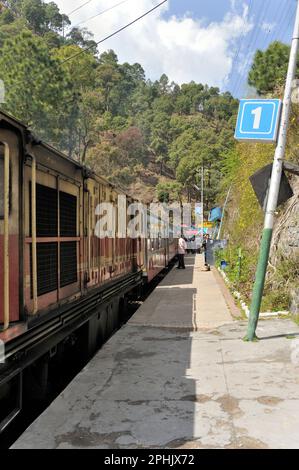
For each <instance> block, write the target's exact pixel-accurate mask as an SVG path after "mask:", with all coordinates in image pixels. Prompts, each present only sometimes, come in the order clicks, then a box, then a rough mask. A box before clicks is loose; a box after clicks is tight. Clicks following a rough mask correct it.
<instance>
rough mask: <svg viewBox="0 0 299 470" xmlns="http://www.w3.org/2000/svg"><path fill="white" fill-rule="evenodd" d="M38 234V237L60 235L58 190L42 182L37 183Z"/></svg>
mask: <svg viewBox="0 0 299 470" xmlns="http://www.w3.org/2000/svg"><path fill="white" fill-rule="evenodd" d="M30 193H31V189H30ZM30 199H31V197H30ZM36 235H37V237H57V235H58V218H57V191H56V189H53V188H49V187H47V186H42V185H40V184H37V185H36Z"/></svg>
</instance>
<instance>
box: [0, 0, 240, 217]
mask: <svg viewBox="0 0 299 470" xmlns="http://www.w3.org/2000/svg"><path fill="white" fill-rule="evenodd" d="M84 48H89V50H88V52H84V53H82V52H83V51H82V49H84ZM0 70H1V78H2V80H3V81H4V83H5V87H6V103H5V105H4V107H5V109H6V110H7V111H9V112H11V113H12V114H13V115H15V116H16V117H17V118H19V119H21V120H22V121H25V122H26V123H28V124H29V125H30V126H31V127H32V128H33V129H34V131H35V132H36V133H37V134H38V135H39V136H40V137H41V138H43V139H45V140H47V141H49V142H50V143H52V144H53V145H54V146H56V147H58V148H59V149H61V150H62V151H64V152H66V153H67V154H68V155H69V156H71V157H73V158H76V159H77V160H79V161H80V162H82V163H88V164H89V165H91V166H92V167H93V168H94V169H96V171H98V172H99V173H100V174H102V175H103V176H106V177H108V178H109V179H110V180H111V181H113V182H114V183H117V184H121V185H122V186H124V187H126V188H131V189H132V190H133V191H135V192H136V191H137V192H138V193H140V194H137V195H138V196H139V197H141V198H143V199H148V200H151V199H153V198H156V197H159V198H160V199H162V200H170V199H173V198H177V197H178V196H179V197H183V198H188V199H189V200H190V199H191V198H192V197H195V196H196V194H195V190H194V184H195V183H198V178H199V177H198V171H199V168H200V167H201V165H202V164H204V165H205V167H206V170H207V171H206V186H207V208H209V207H211V206H212V205H213V204H214V203H215V200H216V196H217V193H218V190H219V186H220V182H221V178H222V162H223V159H224V155H225V153H226V152H227V151H228V150H230V149H231V148H232V147H233V145H234V142H233V132H232V131H233V127H234V122H235V114H236V110H237V105H238V102H237V101H236V100H235V99H233V97H232V96H231V95H230V93H220V91H219V89H218V88H213V87H208V86H207V85H204V84H198V83H195V82H191V83H188V84H183V85H181V86H179V85H178V84H176V83H173V82H170V81H169V79H168V77H167V76H166V75H162V76H161V78H160V79H159V80H157V81H155V82H152V81H150V80H147V79H146V77H145V72H144V70H143V68H142V65H141V64H137V63H135V64H128V63H123V64H121V63H119V61H118V58H117V55H116V54H115V53H114V52H113V51H111V50H108V51H106V52H104V53H103V54H101V55H98V54H97V47H96V44H95V42H94V41H93V38H92V35H91V34H90V33H89V32H88V31H87V30H86V29H79V28H71V27H70V20H69V18H67V17H66V16H65V15H62V14H61V13H60V11H59V9H58V7H57V5H56V4H55V3H54V2H51V3H49V4H45V3H43V2H42V1H41V0H11V1H4V2H2V3H1V7H0ZM144 185H145V186H144ZM156 186H157V190H156ZM138 188H139V189H138ZM142 188H143V189H144V191H143V190H142Z"/></svg>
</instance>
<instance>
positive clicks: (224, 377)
mask: <svg viewBox="0 0 299 470" xmlns="http://www.w3.org/2000/svg"><path fill="white" fill-rule="evenodd" d="M186 264H187V269H186V270H177V269H175V268H174V269H173V270H172V271H171V272H170V273H169V274H168V275H167V276H166V277H165V279H164V280H163V282H162V283H161V284H160V285H159V286H158V288H157V289H155V291H154V292H153V293H152V294H151V295H150V296H149V298H148V299H147V300H146V302H145V303H144V304H143V305H142V306H141V308H140V309H139V310H138V312H137V313H136V314H135V315H134V317H132V319H131V320H130V321H129V322H128V323H127V324H126V325H125V326H124V327H123V328H122V329H121V330H120V331H119V332H117V333H116V334H115V335H114V336H113V337H112V338H111V339H110V340H109V341H108V342H107V343H106V344H105V345H104V347H103V348H102V349H101V350H100V351H99V352H98V353H97V355H96V356H95V357H94V358H93V359H92V360H91V362H90V363H89V364H88V365H87V367H85V368H84V369H83V370H82V372H81V373H80V374H79V375H78V376H77V377H76V378H75V379H74V380H73V381H72V382H71V383H70V385H69V386H68V387H67V388H66V389H65V390H64V392H63V393H62V394H61V395H60V396H59V397H58V398H57V399H56V400H55V401H54V402H53V403H52V404H51V406H50V407H49V408H48V409H47V410H46V411H45V412H44V413H43V414H42V415H41V416H40V417H39V418H38V419H37V420H36V421H35V422H34V423H33V424H32V425H31V426H30V427H29V428H28V429H27V431H26V432H25V433H24V434H23V435H22V436H21V437H20V438H19V440H18V441H17V442H16V443H15V444H14V445H13V446H12V449H32V448H33V449H136V448H140V449H142V448H146V449H151V448H154V449H159V448H160V449H184V448H187V449H196V448H199V449H202V448H209V449H211V448H235V449H237V448H299V426H298V423H299V390H298V389H299V387H298V384H299V379H298V377H299V374H298V373H299V346H298V341H299V339H296V338H297V337H298V338H299V328H298V326H296V325H295V323H293V322H292V321H291V320H290V319H286V320H280V319H271V320H266V321H261V322H260V325H259V329H258V335H259V336H260V338H261V341H260V342H258V343H245V342H243V341H242V337H243V336H244V333H245V331H246V324H247V323H246V322H244V321H240V320H236V319H235V318H234V316H235V317H236V316H237V309H236V307H233V305H232V304H231V299H230V296H229V295H228V293H227V291H225V288H224V286H223V285H222V284H221V282H220V280H219V279H218V277H217V273H216V272H215V271H211V272H205V271H204V270H203V268H204V267H203V260H202V257H201V256H200V255H197V256H196V257H191V256H190V257H187V259H186ZM234 308H235V309H236V310H235V311H234ZM296 345H297V346H296ZM296 347H298V351H297V350H296ZM296 351H297V352H298V354H297V353H296Z"/></svg>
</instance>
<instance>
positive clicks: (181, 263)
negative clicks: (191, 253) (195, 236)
mask: <svg viewBox="0 0 299 470" xmlns="http://www.w3.org/2000/svg"><path fill="white" fill-rule="evenodd" d="M186 250H187V243H186V240H185V239H184V238H183V237H182V236H181V237H180V239H179V249H178V258H179V265H178V267H177V269H186V267H185V254H186Z"/></svg>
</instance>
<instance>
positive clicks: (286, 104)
mask: <svg viewBox="0 0 299 470" xmlns="http://www.w3.org/2000/svg"><path fill="white" fill-rule="evenodd" d="M298 46H299V0H297V11H296V19H295V26H294V33H293V37H292V46H291V53H290V60H289V67H288V73H287V80H286V85H285V94H284V101H283V109H282V116H281V122H280V128H279V133H278V141H277V147H276V151H275V157H274V163H273V169H272V176H271V182H270V188H269V195H268V201H267V206H266V215H265V222H264V230H263V236H262V240H261V246H260V254H259V261H258V265H257V271H256V279H255V284H254V288H253V294H252V302H251V308H250V317H249V322H248V329H247V335H246V337H245V338H244V339H245V341H256V340H257V339H258V338H257V336H256V328H257V324H258V320H259V314H260V308H261V302H262V296H263V291H264V286H265V280H266V273H267V266H268V261H269V255H270V248H271V241H272V235H273V227H274V216H275V211H276V209H277V203H278V197H279V189H280V184H281V178H282V172H283V164H284V158H285V150H286V144H287V132H288V127H289V121H290V113H291V101H292V91H293V80H294V78H295V75H296V68H297V57H298Z"/></svg>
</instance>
